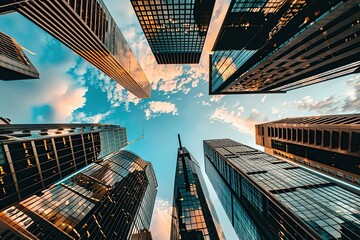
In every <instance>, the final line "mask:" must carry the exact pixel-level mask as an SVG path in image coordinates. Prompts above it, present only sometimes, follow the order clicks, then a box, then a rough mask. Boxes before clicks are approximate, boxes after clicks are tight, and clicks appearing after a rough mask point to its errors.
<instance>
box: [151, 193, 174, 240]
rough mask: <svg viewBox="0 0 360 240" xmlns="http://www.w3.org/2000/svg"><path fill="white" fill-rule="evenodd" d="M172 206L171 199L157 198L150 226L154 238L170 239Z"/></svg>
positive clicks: (160, 239) (158, 239)
mask: <svg viewBox="0 0 360 240" xmlns="http://www.w3.org/2000/svg"><path fill="white" fill-rule="evenodd" d="M171 208H172V207H171V203H170V201H166V200H163V199H160V198H157V199H156V201H155V207H154V213H153V217H152V221H151V226H150V231H151V235H152V237H153V239H156V240H168V239H169V238H170V228H171Z"/></svg>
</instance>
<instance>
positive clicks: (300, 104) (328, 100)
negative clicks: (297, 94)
mask: <svg viewBox="0 0 360 240" xmlns="http://www.w3.org/2000/svg"><path fill="white" fill-rule="evenodd" d="M337 103H338V102H337V100H336V99H335V97H333V96H330V97H325V98H324V99H321V100H315V99H314V98H312V97H311V96H305V97H303V98H302V99H301V100H299V101H295V106H296V107H297V109H299V110H308V111H314V112H317V113H320V114H326V113H331V112H333V111H336V110H338V104H337Z"/></svg>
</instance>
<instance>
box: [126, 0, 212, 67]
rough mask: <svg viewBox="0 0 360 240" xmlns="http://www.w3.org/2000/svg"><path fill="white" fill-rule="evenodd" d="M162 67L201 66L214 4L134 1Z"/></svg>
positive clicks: (196, 0) (193, 0)
mask: <svg viewBox="0 0 360 240" xmlns="http://www.w3.org/2000/svg"><path fill="white" fill-rule="evenodd" d="M131 3H132V5H133V7H134V10H135V13H136V15H137V17H138V19H139V22H140V25H141V27H142V29H143V30H144V34H145V37H146V39H147V40H148V42H149V45H150V47H151V50H152V52H153V54H154V56H155V59H156V61H157V62H158V63H159V64H185V63H189V64H190V63H199V61H200V57H201V52H202V50H203V47H204V43H205V38H206V34H207V31H208V28H209V24H210V20H211V15H212V12H213V9H214V5H215V0H186V1H184V0H182V1H180V0H174V1H145V0H131Z"/></svg>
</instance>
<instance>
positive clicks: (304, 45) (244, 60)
mask: <svg viewBox="0 0 360 240" xmlns="http://www.w3.org/2000/svg"><path fill="white" fill-rule="evenodd" d="M359 11H360V5H359V0H345V1H341V0H333V1H320V0H312V1H305V0H298V1H285V0H266V1H263V0H255V1H249V0H232V1H231V4H230V7H229V10H228V12H227V14H226V16H225V20H224V22H223V24H222V28H221V30H220V32H219V34H218V37H217V40H216V42H215V45H214V47H213V52H214V53H213V54H212V55H211V56H210V85H209V92H210V94H245V93H265V92H286V91H288V90H293V89H297V88H300V87H304V86H308V85H311V84H315V83H319V82H322V81H326V80H330V79H333V78H337V77H341V76H344V75H347V74H351V73H359V72H360V47H359V44H358V42H359V27H360V18H359Z"/></svg>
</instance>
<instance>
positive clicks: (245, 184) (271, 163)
mask: <svg viewBox="0 0 360 240" xmlns="http://www.w3.org/2000/svg"><path fill="white" fill-rule="evenodd" d="M204 154H205V169H206V173H207V175H208V176H209V179H210V181H211V183H212V185H213V187H214V189H215V191H216V193H217V195H218V197H219V199H220V201H221V203H222V205H223V207H224V209H225V211H226V213H227V215H228V217H229V219H230V221H231V223H232V225H233V227H234V230H235V232H236V233H237V235H238V237H239V239H358V238H359V237H360V235H359V233H360V215H359V209H360V203H359V201H358V199H359V195H360V192H359V189H358V188H355V187H352V186H349V185H347V184H344V183H341V182H338V181H333V180H331V179H330V178H327V177H324V175H321V174H317V173H316V172H314V171H310V170H308V169H306V168H302V167H299V166H297V165H294V164H293V163H291V162H288V161H284V160H282V159H279V158H276V157H274V156H271V155H268V154H266V153H263V152H261V151H258V150H256V149H253V148H251V147H248V146H246V145H243V144H240V143H237V142H235V141H232V140H230V139H216V140H205V141H204Z"/></svg>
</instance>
